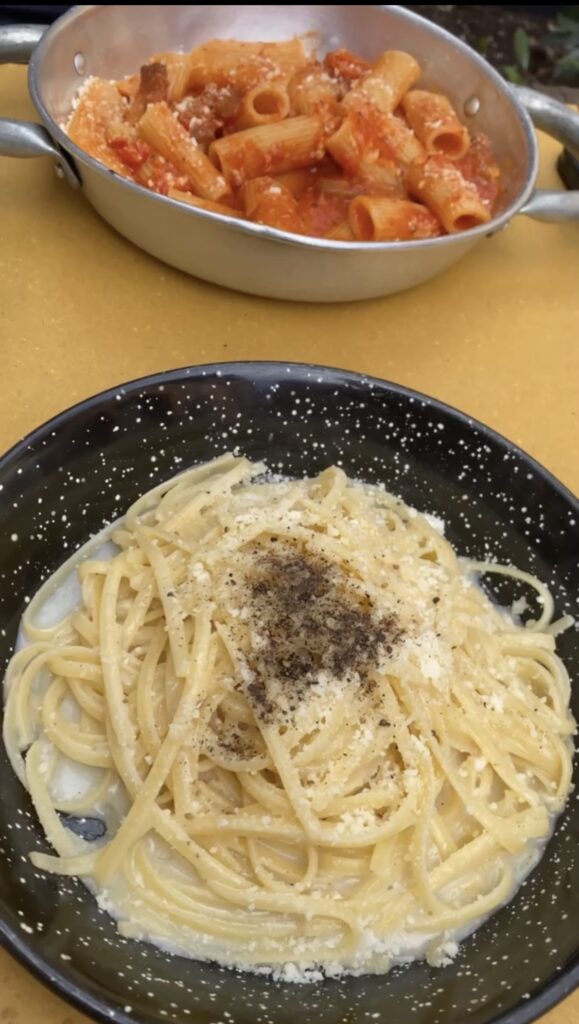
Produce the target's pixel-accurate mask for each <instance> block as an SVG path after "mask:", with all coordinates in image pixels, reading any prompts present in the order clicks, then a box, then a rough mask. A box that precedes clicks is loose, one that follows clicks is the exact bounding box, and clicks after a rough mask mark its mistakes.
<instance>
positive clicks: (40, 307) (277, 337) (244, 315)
mask: <svg viewBox="0 0 579 1024" xmlns="http://www.w3.org/2000/svg"><path fill="white" fill-rule="evenodd" d="M0 116H6V117H9V116H12V117H20V118H29V117H31V116H33V110H32V107H31V105H30V103H29V101H28V99H27V95H26V79H25V71H24V69H22V68H0ZM540 142H541V156H542V161H541V163H542V168H541V177H540V184H541V185H542V186H543V187H559V182H558V179H557V176H556V173H555V169H554V161H555V158H556V154H557V148H558V147H557V146H556V145H555V144H554V143H553V142H551V141H550V140H549V139H547V138H544V137H542V138H541V140H540ZM0 337H1V342H2V368H1V372H0V409H1V413H0V449H1V450H3V449H5V448H7V447H8V446H9V445H11V444H12V443H13V442H15V441H17V440H18V439H19V438H20V437H22V435H23V434H25V433H26V432H27V431H29V430H30V429H31V428H32V427H35V426H37V425H38V424H40V423H41V422H42V421H44V420H45V419H47V418H48V417H49V416H52V415H53V414H54V413H56V412H58V411H59V410H61V409H63V408H64V407H66V406H68V405H70V404H72V403H73V402H78V401H79V400H80V399H83V398H85V397H86V396H87V395H90V394H92V393H94V392H95V391H100V390H101V389H102V388H107V387H110V386H112V385H115V384H118V383H119V382H121V381H124V380H128V379H130V378H133V377H137V376H141V375H143V374H148V373H155V372H157V371H159V370H165V369H170V368H173V367H176V366H183V365H185V364H188V363H203V362H211V361H215V360H229V359H281V360H297V361H300V360H302V361H305V362H316V363H327V364H330V365H333V366H342V367H346V368H348V369H352V370H359V371H364V372H368V373H372V374H376V375H377V376H380V377H385V378H387V379H389V380H393V381H396V382H397V383H400V384H406V385H409V386H411V387H413V388H417V389H418V390H420V391H424V392H426V393H427V394H430V395H434V396H435V397H436V398H439V399H442V400H443V401H445V402H450V403H451V404H453V405H456V406H458V408H460V409H462V410H464V411H465V412H468V413H470V414H472V415H473V416H476V417H477V418H479V419H481V420H483V421H484V422H485V423H488V424H489V425H490V426H492V427H495V428H496V429H497V430H499V431H501V433H503V434H506V436H507V437H509V438H510V439H511V440H513V441H515V442H516V443H517V444H519V445H521V446H522V447H523V448H525V449H526V450H527V451H528V452H530V453H531V454H532V455H534V456H535V457H536V458H537V459H539V461H540V462H542V463H543V464H544V465H545V466H547V467H548V468H549V469H550V470H552V471H553V472H554V473H555V474H556V475H557V476H558V477H559V478H560V479H561V480H562V481H563V482H564V483H566V484H567V485H568V486H569V487H571V488H572V489H574V490H575V491H578V490H579V459H578V457H577V452H579V415H578V410H577V396H578V394H579V226H578V225H574V226H573V225H565V226H563V225H559V226H547V225H543V224H538V223H535V222H533V221H531V220H528V219H526V218H525V217H520V218H517V219H516V220H515V222H514V223H513V224H512V225H511V226H510V227H509V228H507V230H506V231H503V232H501V233H500V234H499V235H496V236H495V237H494V238H492V239H490V240H488V241H487V240H485V241H483V242H482V243H481V244H480V245H479V246H478V247H477V249H476V250H475V251H474V252H473V253H472V254H470V255H469V256H467V257H466V258H465V259H464V260H463V261H462V262H461V263H460V264H459V265H458V266H457V267H456V268H453V269H451V270H450V271H448V272H447V273H446V274H445V275H444V276H443V277H440V278H437V279H436V280H434V281H432V282H430V283H429V284H426V285H422V286H421V287H420V288H417V289H415V290H414V291H411V292H407V293H406V294H402V295H398V296H393V297H390V298H386V299H375V300H373V301H370V302H365V303H352V304H350V305H335V306H310V305H297V304H296V305H294V304H289V303H279V302H273V301H270V300H267V299H257V298H252V297H249V296H246V295H238V294H236V293H234V292H229V291H224V290H223V289H219V288H216V287H213V286H211V285H208V284H204V283H202V282H200V281H196V280H194V279H193V278H189V277H186V276H185V275H184V274H181V273H180V272H178V271H176V270H172V269H171V268H169V267H166V266H163V265H162V264H161V263H158V262H157V261H156V260H154V259H153V258H151V257H149V256H146V255H145V254H144V253H142V252H140V251H139V250H138V249H136V248H134V247H133V246H132V245H130V244H129V243H128V242H126V241H125V240H124V239H122V238H121V237H120V236H119V235H117V234H115V232H114V231H112V230H111V229H110V228H109V227H108V226H107V225H106V224H105V223H104V222H103V221H101V220H100V219H99V218H98V217H97V215H96V214H95V213H93V211H92V210H91V209H90V207H89V206H88V205H87V204H86V203H85V202H84V200H83V197H82V195H81V194H80V193H73V192H72V191H71V190H70V189H69V187H68V186H67V185H66V184H65V183H63V182H62V181H59V180H57V178H56V176H55V174H54V171H53V169H52V166H51V164H50V162H49V161H48V160H28V161H25V160H9V159H0ZM578 1019H579V993H575V995H574V996H572V997H571V998H569V999H568V1000H567V1001H566V1002H565V1003H563V1004H561V1005H560V1006H559V1007H557V1008H555V1009H554V1010H553V1011H552V1012H551V1013H549V1014H547V1016H546V1017H544V1018H543V1020H542V1022H541V1024H574V1022H576V1021H577V1020H578ZM0 1021H3V1022H5V1024H81V1022H83V1021H86V1018H85V1017H84V1016H83V1015H82V1014H79V1013H77V1012H75V1011H73V1010H71V1009H70V1008H69V1007H68V1006H67V1005H66V1004H65V1003H63V1002H61V1000H60V999H58V998H57V997H56V996H53V995H51V994H50V993H49V992H47V991H45V990H44V989H43V988H42V987H41V986H40V984H39V983H38V982H37V981H35V980H34V979H33V978H32V977H31V976H29V975H28V974H26V973H25V972H24V971H23V969H22V968H21V967H19V966H18V965H17V964H16V963H14V962H13V961H12V960H11V959H10V957H9V956H8V954H7V953H4V952H0Z"/></svg>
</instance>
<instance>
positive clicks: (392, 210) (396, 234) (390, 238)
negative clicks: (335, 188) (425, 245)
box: [348, 196, 440, 242]
mask: <svg viewBox="0 0 579 1024" xmlns="http://www.w3.org/2000/svg"><path fill="white" fill-rule="evenodd" d="M348 222H349V225H350V228H351V230H352V233H353V235H354V237H355V238H356V239H357V240H358V241H359V242H402V241H405V242H406V241H415V240H416V239H419V238H435V237H436V236H437V235H439V234H440V222H439V221H438V220H437V218H436V217H435V216H434V214H433V213H431V212H430V210H428V209H427V208H426V207H425V206H422V205H421V204H420V203H413V202H411V201H410V200H409V199H390V198H389V197H387V196H356V198H355V199H352V202H351V203H350V206H349V209H348Z"/></svg>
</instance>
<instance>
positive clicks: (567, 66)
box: [554, 47, 579, 82]
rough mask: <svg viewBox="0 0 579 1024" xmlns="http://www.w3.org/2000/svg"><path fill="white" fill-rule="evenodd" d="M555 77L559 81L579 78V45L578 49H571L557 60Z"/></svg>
mask: <svg viewBox="0 0 579 1024" xmlns="http://www.w3.org/2000/svg"><path fill="white" fill-rule="evenodd" d="M554 77H555V80H556V81H557V82H561V81H566V82H569V81H572V80H573V79H575V78H577V79H578V80H579V47H578V48H577V49H576V50H570V51H569V53H566V54H565V56H564V57H561V59H560V60H558V61H557V64H556V65H555V75H554Z"/></svg>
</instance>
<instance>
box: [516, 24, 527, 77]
mask: <svg viewBox="0 0 579 1024" xmlns="http://www.w3.org/2000/svg"><path fill="white" fill-rule="evenodd" d="M513 46H514V50H515V57H516V58H517V63H518V65H519V67H520V68H522V69H523V71H528V70H529V62H530V60H531V47H530V44H529V37H528V35H527V33H526V32H525V30H524V28H520V27H519V28H516V29H515V34H514V36H513Z"/></svg>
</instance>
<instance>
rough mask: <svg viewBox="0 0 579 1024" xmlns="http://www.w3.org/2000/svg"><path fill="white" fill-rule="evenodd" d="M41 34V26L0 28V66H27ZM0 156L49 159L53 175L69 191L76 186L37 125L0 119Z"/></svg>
mask: <svg viewBox="0 0 579 1024" xmlns="http://www.w3.org/2000/svg"><path fill="white" fill-rule="evenodd" d="M45 31H46V26H45V25H0V64H28V61H29V60H30V57H31V56H32V54H33V52H34V49H35V47H36V46H37V44H38V43H39V42H40V40H41V39H42V36H43V35H44V33H45ZM0 156H12V157H31V156H51V157H52V158H53V159H54V160H55V161H56V173H57V174H58V175H59V176H60V177H62V178H66V179H67V181H68V183H69V184H70V185H72V187H73V188H78V186H79V185H80V181H79V179H78V175H77V174H76V172H75V170H74V168H73V167H72V165H71V164H70V163H69V161H68V159H67V157H66V156H65V155H64V153H62V152H61V150H60V149H59V148H58V146H57V145H56V144H55V143H54V142H53V140H52V138H51V136H50V134H49V132H48V131H47V130H46V128H44V127H43V125H41V124H33V123H32V122H31V121H15V120H11V119H10V118H7V117H0Z"/></svg>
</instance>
